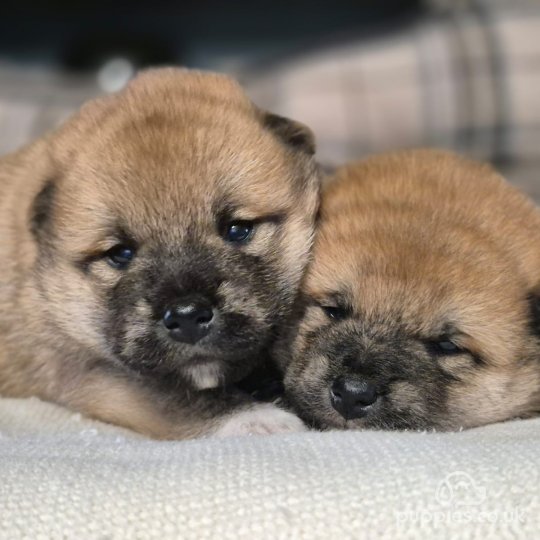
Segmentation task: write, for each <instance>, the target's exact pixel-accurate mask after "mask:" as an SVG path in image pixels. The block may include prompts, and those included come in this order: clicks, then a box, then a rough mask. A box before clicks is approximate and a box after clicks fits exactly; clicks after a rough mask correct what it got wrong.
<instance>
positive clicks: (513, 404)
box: [280, 150, 540, 430]
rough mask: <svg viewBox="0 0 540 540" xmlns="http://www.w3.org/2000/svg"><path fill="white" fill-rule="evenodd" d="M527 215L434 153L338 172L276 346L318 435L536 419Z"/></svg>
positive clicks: (534, 279)
mask: <svg viewBox="0 0 540 540" xmlns="http://www.w3.org/2000/svg"><path fill="white" fill-rule="evenodd" d="M539 294H540V212H539V211H538V210H537V209H536V208H535V206H534V205H533V203H532V202H531V201H530V200H528V199H527V198H526V197H525V196H523V195H522V194H521V193H519V192H518V191H517V190H516V189H514V188H513V187H512V186H510V185H509V184H507V183H506V182H505V181H504V180H503V179H502V178H501V177H500V176H499V175H498V174H497V173H495V172H494V171H493V170H492V169H491V168H490V167H489V166H488V165H484V164H479V163H475V162H471V161H467V160H465V159H462V158H460V157H457V156H455V155H451V154H447V153H444V152H437V151H429V150H426V151H423V150H422V151H408V152H403V153H396V154H390V155H381V156H378V157H374V158H372V159H367V160H366V161H364V162H360V163H356V164H352V165H349V166H346V167H344V168H342V169H341V170H339V171H338V172H337V174H336V175H335V180H334V181H333V182H331V183H330V184H329V186H328V187H327V189H326V192H325V193H324V195H323V201H322V207H321V221H320V227H319V231H318V234H317V238H316V241H315V246H314V254H313V262H312V264H311V266H310V268H309V270H308V273H307V277H306V279H305V282H304V285H303V303H302V306H301V307H300V311H301V312H300V313H299V319H298V324H297V326H296V327H295V328H294V329H293V330H292V332H291V335H290V336H289V342H288V343H287V344H282V345H281V346H280V349H281V353H280V361H281V362H282V364H283V365H284V366H286V365H287V364H288V367H287V371H286V377H285V386H286V390H287V394H288V398H289V399H290V400H291V402H292V403H293V405H294V406H295V408H296V410H297V411H298V412H299V413H300V415H301V416H302V417H303V418H304V419H305V420H306V421H307V422H308V423H310V424H312V425H314V426H317V427H319V428H355V429H362V428H372V429H415V430H423V429H436V430H457V429H460V428H470V427H474V426H480V425H483V424H488V423H491V422H499V421H503V420H507V419H510V418H515V417H530V416H534V415H537V414H539V413H540V343H539V334H540V317H539V313H540V309H539V306H540V302H539Z"/></svg>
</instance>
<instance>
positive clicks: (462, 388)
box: [448, 366, 538, 429]
mask: <svg viewBox="0 0 540 540" xmlns="http://www.w3.org/2000/svg"><path fill="white" fill-rule="evenodd" d="M515 369H516V368H515V367H510V366H509V367H508V368H507V369H503V368H501V367H500V366H498V367H493V366H490V367H486V366H484V367H481V368H478V369H476V370H475V371H474V372H472V373H470V375H469V376H468V377H467V379H466V380H464V381H463V382H462V384H456V385H453V386H452V387H451V388H450V390H449V399H448V403H449V407H450V417H451V419H452V423H453V425H454V429H457V428H460V427H463V428H469V427H476V426H479V425H483V424H489V423H493V422H501V421H504V420H508V419H509V418H513V417H516V416H519V415H521V414H523V412H524V411H526V410H527V408H528V404H529V400H530V398H531V396H532V395H534V392H535V391H536V392H537V391H538V390H537V388H538V386H537V385H538V378H537V377H535V376H534V374H533V373H529V372H528V371H527V370H526V369H525V368H524V370H523V371H522V372H521V373H516V371H515ZM518 369H519V368H518Z"/></svg>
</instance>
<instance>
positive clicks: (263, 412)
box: [210, 403, 307, 438]
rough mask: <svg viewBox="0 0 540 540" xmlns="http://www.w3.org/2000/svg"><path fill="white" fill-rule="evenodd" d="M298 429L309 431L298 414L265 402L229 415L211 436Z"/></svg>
mask: <svg viewBox="0 0 540 540" xmlns="http://www.w3.org/2000/svg"><path fill="white" fill-rule="evenodd" d="M297 431H307V427H306V426H305V424H304V423H303V422H302V420H300V418H298V416H296V415H294V414H292V413H290V412H287V411H284V410H283V409H280V408H278V407H276V406H275V405H272V404H271V403H264V404H257V405H254V406H253V407H252V408H250V409H247V410H242V411H238V412H235V413H233V414H232V415H230V416H227V417H226V418H224V419H223V420H222V421H221V423H220V424H219V425H218V428H217V429H216V431H214V433H212V435H210V436H211V437H220V438H221V437H235V436H239V435H271V434H273V433H294V432H297Z"/></svg>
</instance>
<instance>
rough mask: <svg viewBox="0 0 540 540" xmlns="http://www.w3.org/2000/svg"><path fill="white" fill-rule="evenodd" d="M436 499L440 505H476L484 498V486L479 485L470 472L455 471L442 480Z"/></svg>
mask: <svg viewBox="0 0 540 540" xmlns="http://www.w3.org/2000/svg"><path fill="white" fill-rule="evenodd" d="M436 499H437V502H438V503H439V504H440V505H441V506H456V507H459V506H478V505H480V504H482V503H483V502H484V501H485V500H486V488H485V487H483V486H479V485H478V484H477V482H476V481H475V480H474V478H473V477H472V476H471V475H470V474H467V473H466V472H462V471H457V472H453V473H450V474H449V475H447V476H446V477H445V478H444V479H443V480H442V482H441V483H440V484H439V487H438V488H437V495H436Z"/></svg>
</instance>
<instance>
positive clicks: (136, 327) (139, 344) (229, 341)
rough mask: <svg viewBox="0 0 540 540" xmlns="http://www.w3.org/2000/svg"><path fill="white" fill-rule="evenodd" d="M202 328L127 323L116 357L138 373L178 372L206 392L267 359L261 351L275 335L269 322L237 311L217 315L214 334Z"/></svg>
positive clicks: (234, 379) (204, 327)
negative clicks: (207, 389) (272, 335)
mask: <svg viewBox="0 0 540 540" xmlns="http://www.w3.org/2000/svg"><path fill="white" fill-rule="evenodd" d="M195 324H199V323H197V322H196V323H195ZM200 325H201V328H200V329H195V330H194V329H193V328H190V327H189V326H184V327H183V328H179V326H178V325H173V324H172V323H171V324H169V327H167V326H165V325H164V324H163V323H162V322H161V321H159V322H156V321H153V320H146V321H144V322H143V321H140V320H139V321H138V322H137V323H135V322H134V321H133V320H131V321H126V324H125V325H124V327H123V330H122V331H121V333H120V335H119V336H118V338H117V339H116V340H115V345H114V350H113V352H114V356H115V357H116V358H117V359H118V361H119V362H120V363H121V364H122V365H124V366H126V367H127V368H129V369H131V370H133V371H136V372H139V373H142V374H151V373H155V374H160V373H161V374H171V375H174V374H177V375H178V374H179V375H181V376H182V377H184V378H186V379H188V380H189V381H191V382H192V383H193V384H194V385H195V386H196V387H197V388H201V389H206V388H212V387H215V386H217V385H221V384H225V383H227V382H234V381H236V380H239V379H240V378H241V377H243V376H245V375H246V374H247V373H248V372H249V371H250V370H251V369H252V368H253V367H254V366H255V365H256V364H257V362H258V361H259V358H262V355H261V354H260V351H261V349H263V348H264V347H266V346H267V345H268V341H269V339H270V337H271V334H272V332H271V328H270V327H268V325H266V324H264V321H258V320H252V319H249V318H248V317H245V316H243V315H238V314H232V313H229V314H222V313H220V314H216V315H215V325H214V326H213V327H212V328H211V329H210V330H208V328H207V327H208V321H207V320H205V321H202V322H201V323H200Z"/></svg>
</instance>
